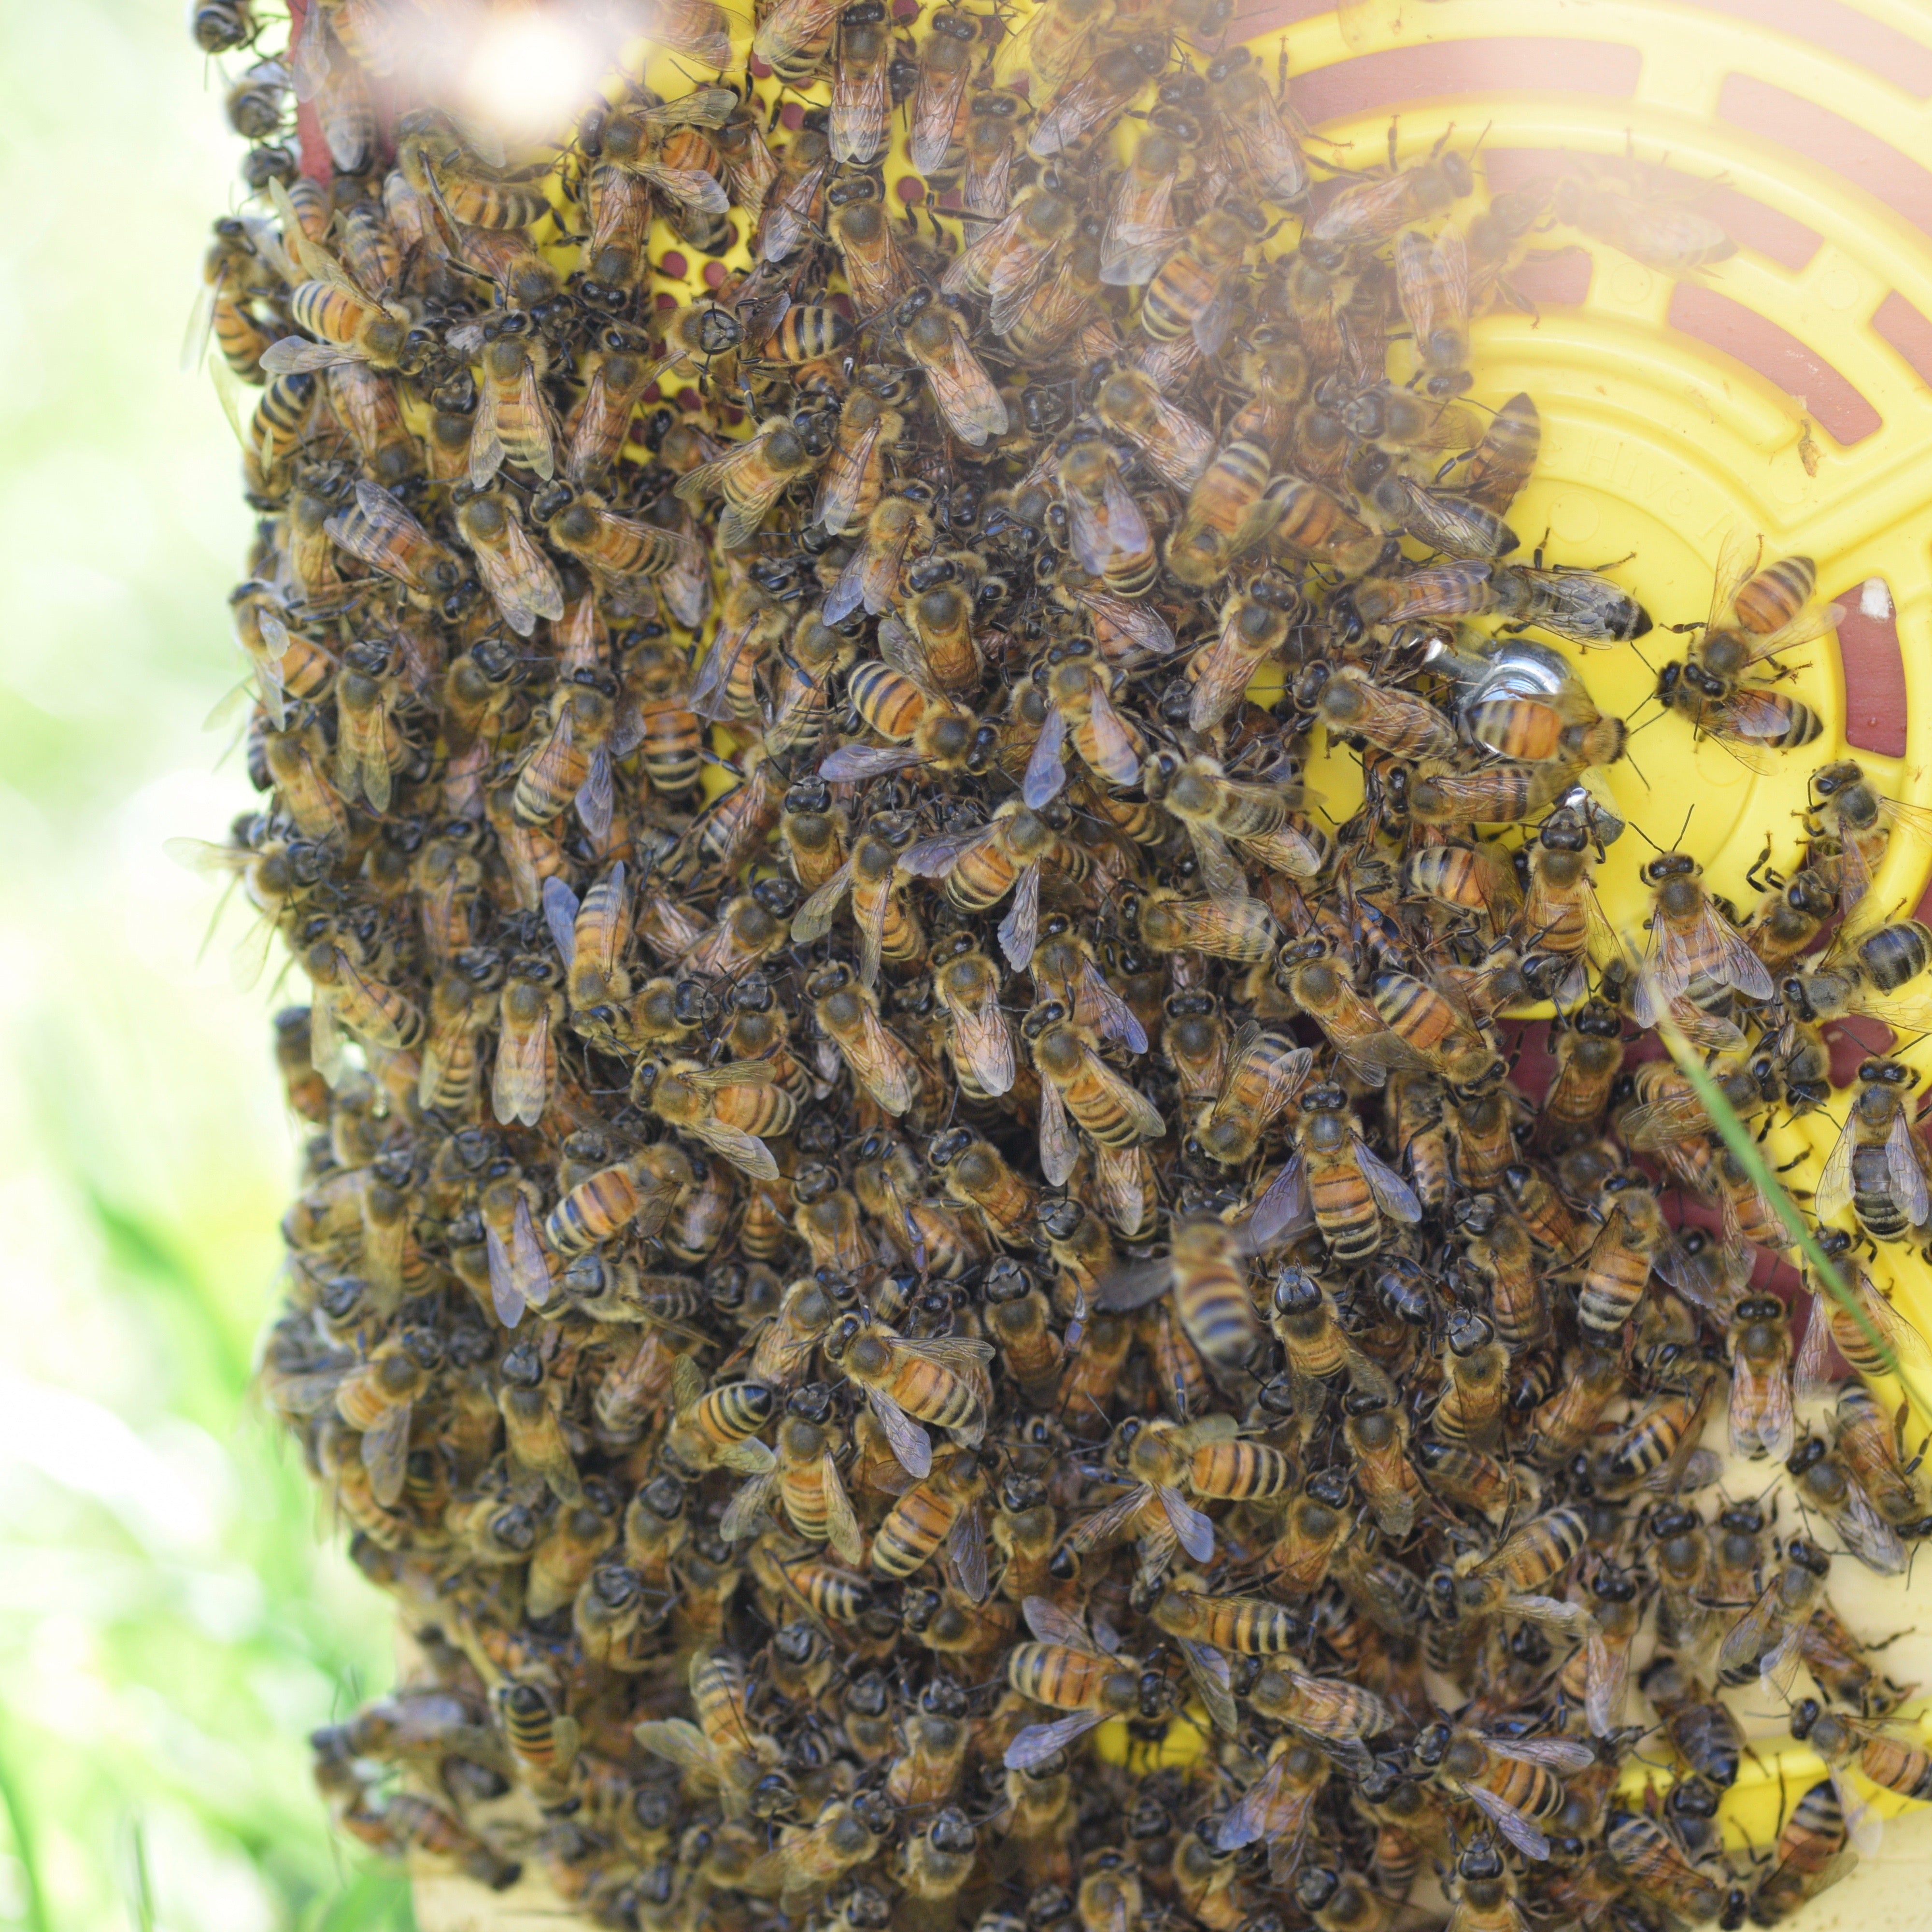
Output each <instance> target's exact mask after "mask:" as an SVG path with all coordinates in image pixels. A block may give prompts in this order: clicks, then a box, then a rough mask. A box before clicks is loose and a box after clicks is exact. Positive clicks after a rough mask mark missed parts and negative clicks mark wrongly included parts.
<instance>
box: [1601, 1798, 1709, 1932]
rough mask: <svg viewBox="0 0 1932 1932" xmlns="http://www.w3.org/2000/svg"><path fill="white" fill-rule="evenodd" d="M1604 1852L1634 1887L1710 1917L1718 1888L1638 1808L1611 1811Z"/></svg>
mask: <svg viewBox="0 0 1932 1932" xmlns="http://www.w3.org/2000/svg"><path fill="white" fill-rule="evenodd" d="M1604 1848H1605V1849H1606V1850H1607V1852H1609V1854H1610V1857H1611V1858H1612V1859H1613V1860H1614V1861H1615V1862H1616V1866H1617V1868H1618V1870H1620V1871H1621V1872H1622V1873H1623V1875H1624V1876H1625V1878H1626V1879H1628V1881H1629V1882H1630V1883H1631V1884H1632V1885H1634V1886H1635V1887H1636V1888H1637V1890H1638V1891H1641V1892H1643V1894H1646V1897H1650V1898H1653V1899H1655V1900H1657V1902H1658V1903H1659V1904H1661V1905H1664V1906H1667V1907H1668V1908H1669V1909H1670V1910H1672V1911H1673V1912H1679V1913H1682V1915H1684V1916H1685V1917H1686V1918H1697V1919H1709V1918H1716V1917H1717V1916H1718V1913H1719V1912H1720V1911H1721V1909H1722V1908H1723V1906H1724V1890H1723V1888H1722V1887H1721V1886H1720V1885H1718V1883H1717V1882H1716V1881H1715V1879H1712V1876H1710V1874H1709V1873H1707V1872H1705V1871H1703V1870H1700V1869H1699V1868H1698V1867H1697V1866H1696V1865H1694V1864H1692V1863H1691V1861H1690V1860H1689V1859H1688V1858H1686V1857H1685V1855H1684V1852H1682V1849H1680V1848H1679V1846H1678V1844H1677V1843H1676V1841H1675V1840H1674V1839H1673V1838H1672V1836H1671V1835H1670V1833H1669V1832H1667V1831H1666V1830H1665V1829H1664V1827H1663V1826H1661V1825H1660V1824H1659V1823H1658V1822H1657V1821H1656V1820H1655V1819H1653V1818H1650V1817H1646V1816H1644V1815H1643V1814H1642V1813H1640V1812H1635V1811H1616V1812H1613V1813H1612V1814H1611V1816H1610V1823H1609V1829H1608V1830H1607V1832H1605V1834H1604Z"/></svg>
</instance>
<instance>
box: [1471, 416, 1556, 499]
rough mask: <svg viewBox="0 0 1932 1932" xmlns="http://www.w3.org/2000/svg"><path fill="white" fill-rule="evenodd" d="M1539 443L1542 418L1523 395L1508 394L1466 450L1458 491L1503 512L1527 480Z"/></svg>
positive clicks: (1538, 449)
mask: <svg viewBox="0 0 1932 1932" xmlns="http://www.w3.org/2000/svg"><path fill="white" fill-rule="evenodd" d="M1542 444H1543V419H1542V418H1541V416H1539V415H1538V412H1537V407H1536V404H1535V403H1534V402H1533V401H1532V400H1531V399H1530V398H1529V397H1528V396H1526V395H1514V396H1512V397H1511V398H1510V399H1509V401H1508V402H1506V403H1505V404H1504V405H1503V406H1502V408H1501V409H1499V410H1498V411H1497V412H1496V414H1495V416H1493V417H1492V418H1491V419H1490V422H1489V425H1488V427H1487V428H1486V429H1484V431H1483V434H1482V439H1481V441H1480V442H1479V443H1478V444H1477V445H1476V446H1475V449H1474V450H1472V452H1471V453H1470V456H1469V469H1468V471H1467V472H1466V475H1465V477H1464V479H1463V494H1464V495H1466V496H1468V497H1469V499H1470V500H1471V502H1476V503H1480V504H1481V505H1483V507H1484V508H1485V509H1487V510H1492V511H1494V512H1495V513H1496V514H1497V515H1498V516H1502V515H1503V514H1505V512H1506V511H1508V508H1509V506H1510V505H1511V503H1513V502H1514V501H1515V500H1516V498H1517V493H1518V492H1519V491H1520V490H1521V489H1522V487H1523V484H1525V483H1526V481H1528V480H1529V475H1530V472H1531V471H1532V470H1533V469H1535V467H1536V459H1537V457H1538V454H1539V453H1540V452H1541V449H1542Z"/></svg>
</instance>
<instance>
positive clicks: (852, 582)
mask: <svg viewBox="0 0 1932 1932" xmlns="http://www.w3.org/2000/svg"><path fill="white" fill-rule="evenodd" d="M872 548H873V547H872V544H871V539H870V538H868V539H867V540H866V541H865V542H864V543H863V544H861V545H860V546H859V549H858V550H857V552H856V554H855V555H853V556H852V557H851V558H850V559H848V560H847V563H846V565H845V568H844V569H843V570H841V571H840V572H839V573H838V580H837V581H836V582H835V583H833V585H832V588H831V589H829V590H828V591H827V592H826V593H825V604H824V608H823V613H822V614H823V617H824V619H825V621H826V623H827V624H842V623H843V622H844V621H845V619H847V617H849V616H851V614H852V613H853V611H854V610H857V609H858V607H859V605H860V604H865V607H866V609H867V610H868V611H870V612H871V614H872V615H873V616H877V615H878V613H880V611H881V610H883V609H884V608H885V607H886V603H889V602H890V601H891V596H890V592H888V593H887V595H886V598H885V599H884V601H882V602H880V603H877V604H874V603H871V601H868V599H867V598H866V595H865V578H866V574H867V573H868V571H869V570H870V569H871V560H872ZM892 568H893V578H894V581H895V583H896V581H897V578H898V559H896V558H895V559H893V565H892Z"/></svg>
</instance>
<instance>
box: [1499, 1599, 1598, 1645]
mask: <svg viewBox="0 0 1932 1932" xmlns="http://www.w3.org/2000/svg"><path fill="white" fill-rule="evenodd" d="M1504 1601H1505V1607H1506V1608H1507V1609H1508V1612H1509V1613H1510V1615H1511V1616H1513V1617H1525V1618H1527V1619H1529V1622H1532V1623H1535V1624H1544V1625H1547V1626H1548V1627H1549V1628H1550V1629H1552V1630H1560V1631H1565V1632H1567V1633H1568V1634H1570V1635H1571V1636H1573V1637H1574V1636H1580V1635H1581V1634H1582V1633H1583V1631H1584V1630H1585V1629H1586V1628H1588V1627H1589V1624H1590V1621H1591V1619H1590V1613H1589V1611H1588V1610H1586V1609H1584V1607H1583V1605H1582V1604H1566V1603H1565V1602H1564V1601H1562V1599H1561V1598H1556V1597H1538V1596H1517V1595H1511V1596H1509V1597H1508V1598H1505V1600H1504Z"/></svg>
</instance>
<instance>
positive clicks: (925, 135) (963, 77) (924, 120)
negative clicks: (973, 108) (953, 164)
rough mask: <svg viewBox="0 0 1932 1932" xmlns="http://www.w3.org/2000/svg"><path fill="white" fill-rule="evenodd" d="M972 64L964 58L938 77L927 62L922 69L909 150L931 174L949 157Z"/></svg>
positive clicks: (918, 166)
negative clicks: (947, 72)
mask: <svg viewBox="0 0 1932 1932" xmlns="http://www.w3.org/2000/svg"><path fill="white" fill-rule="evenodd" d="M972 74H973V68H972V64H971V62H964V63H962V65H959V67H957V68H954V69H953V71H951V72H950V73H949V74H944V75H943V76H942V77H941V78H939V79H938V80H935V79H934V78H933V77H932V74H931V73H930V71H929V70H928V68H927V67H926V64H925V63H923V62H922V63H921V65H920V70H919V86H918V88H917V89H916V92H914V94H913V102H912V114H911V139H910V142H909V143H908V144H907V154H908V156H909V157H910V160H911V162H912V164H913V166H914V167H915V168H916V169H918V170H919V172H920V173H921V174H930V173H931V172H932V171H933V170H934V169H935V168H937V167H938V166H939V164H940V163H941V162H942V161H943V160H945V158H946V151H947V148H949V147H950V145H952V142H953V128H954V127H955V126H956V124H958V121H959V104H960V102H961V101H963V100H964V99H965V98H966V86H967V83H968V81H969V80H971V77H972Z"/></svg>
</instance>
